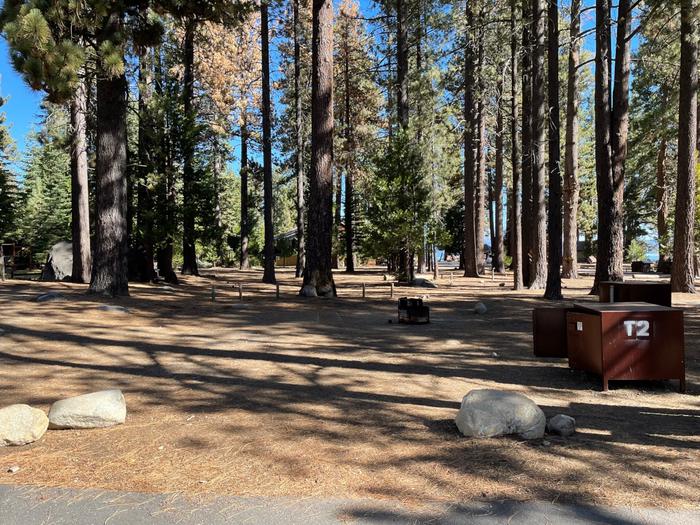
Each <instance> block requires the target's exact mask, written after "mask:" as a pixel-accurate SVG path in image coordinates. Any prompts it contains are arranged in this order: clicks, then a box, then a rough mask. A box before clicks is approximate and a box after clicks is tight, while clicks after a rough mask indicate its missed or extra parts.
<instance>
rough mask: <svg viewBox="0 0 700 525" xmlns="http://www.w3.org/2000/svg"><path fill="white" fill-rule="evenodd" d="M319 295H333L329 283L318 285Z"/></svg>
mask: <svg viewBox="0 0 700 525" xmlns="http://www.w3.org/2000/svg"><path fill="white" fill-rule="evenodd" d="M318 295H319V297H333V287H332V286H331V285H330V284H326V285H324V286H319V287H318Z"/></svg>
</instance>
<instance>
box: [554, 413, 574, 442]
mask: <svg viewBox="0 0 700 525" xmlns="http://www.w3.org/2000/svg"><path fill="white" fill-rule="evenodd" d="M547 432H548V433H549V434H556V435H558V436H563V437H569V436H571V435H573V434H574V433H575V432H576V420H575V419H574V418H573V417H571V416H567V415H565V414H557V415H556V416H554V417H553V418H551V419H550V420H549V421H548V422H547Z"/></svg>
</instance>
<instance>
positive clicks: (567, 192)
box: [562, 0, 581, 279]
mask: <svg viewBox="0 0 700 525" xmlns="http://www.w3.org/2000/svg"><path fill="white" fill-rule="evenodd" d="M580 31H581V0H573V1H572V3H571V24H570V26H569V61H568V78H567V86H566V144H565V146H564V257H563V261H562V277H564V278H565V279H576V278H578V199H579V191H580V190H579V181H578V140H579V122H578V110H579V95H578V79H579V72H578V68H579V62H580V49H581V41H580V38H579V33H580Z"/></svg>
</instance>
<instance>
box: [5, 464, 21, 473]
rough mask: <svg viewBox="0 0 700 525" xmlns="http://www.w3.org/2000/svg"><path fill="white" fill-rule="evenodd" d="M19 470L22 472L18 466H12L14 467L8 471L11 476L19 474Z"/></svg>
mask: <svg viewBox="0 0 700 525" xmlns="http://www.w3.org/2000/svg"><path fill="white" fill-rule="evenodd" d="M19 470H20V468H19V467H18V466H17V465H15V466H12V467H10V468H8V469H7V471H8V472H9V473H10V474H16V473H17V472H19Z"/></svg>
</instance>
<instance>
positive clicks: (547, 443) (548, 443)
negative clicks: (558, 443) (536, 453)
mask: <svg viewBox="0 0 700 525" xmlns="http://www.w3.org/2000/svg"><path fill="white" fill-rule="evenodd" d="M551 444H552V443H550V442H549V441H547V440H546V439H545V440H544V441H543V442H542V446H543V447H548V446H549V445H551Z"/></svg>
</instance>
